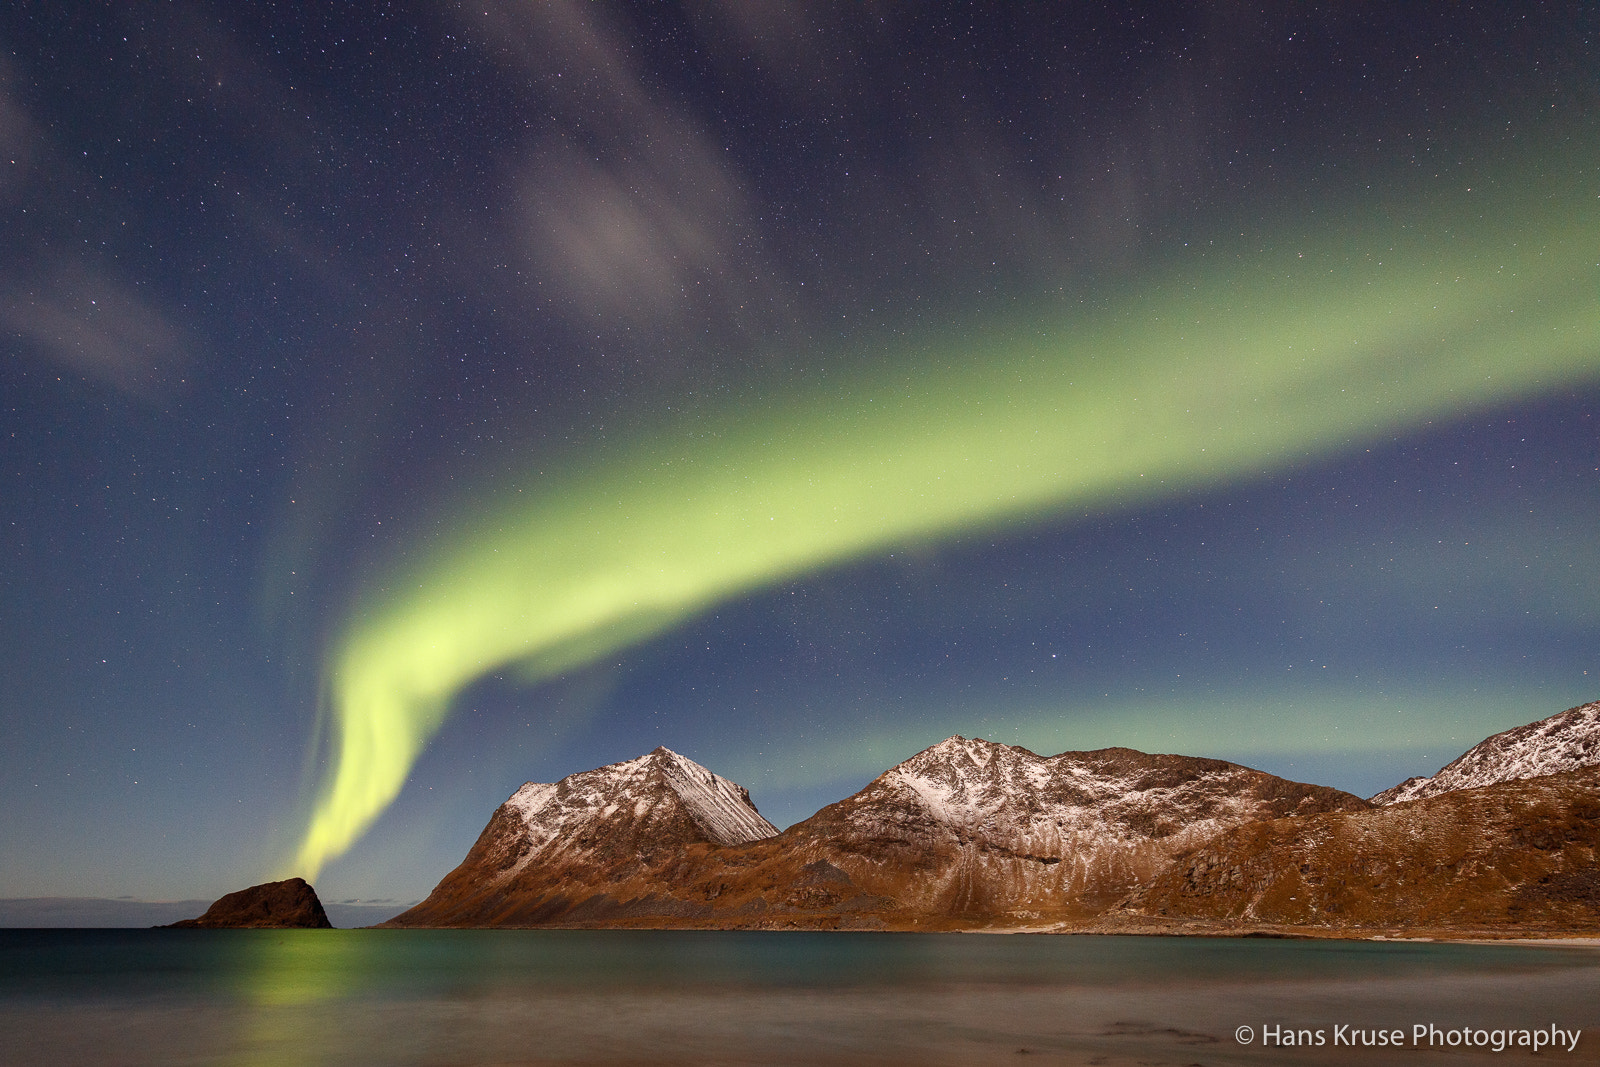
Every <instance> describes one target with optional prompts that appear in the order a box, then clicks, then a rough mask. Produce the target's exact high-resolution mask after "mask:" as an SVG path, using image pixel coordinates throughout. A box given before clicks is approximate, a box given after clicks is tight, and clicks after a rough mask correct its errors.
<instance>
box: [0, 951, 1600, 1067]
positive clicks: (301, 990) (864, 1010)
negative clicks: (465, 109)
mask: <svg viewBox="0 0 1600 1067" xmlns="http://www.w3.org/2000/svg"><path fill="white" fill-rule="evenodd" d="M1430 1024H1431V1025H1433V1026H1434V1027H1436V1028H1437V1030H1438V1031H1439V1033H1440V1037H1439V1038H1437V1039H1435V1040H1436V1042H1437V1043H1436V1044H1434V1045H1433V1047H1431V1048H1430V1047H1429V1045H1428V1042H1427V1040H1426V1039H1424V1040H1423V1042H1422V1044H1421V1046H1420V1047H1418V1046H1417V1045H1415V1044H1413V1042H1414V1041H1415V1039H1416V1035H1415V1034H1414V1032H1413V1030H1412V1027H1414V1026H1417V1025H1422V1026H1424V1027H1426V1026H1428V1025H1430ZM1341 1025H1342V1026H1346V1027H1349V1028H1350V1029H1348V1030H1345V1031H1343V1033H1344V1034H1346V1035H1352V1031H1354V1030H1368V1031H1371V1030H1375V1029H1380V1028H1381V1029H1386V1030H1387V1029H1391V1028H1399V1029H1401V1030H1402V1032H1403V1033H1404V1037H1405V1043H1404V1044H1403V1045H1402V1047H1401V1048H1399V1049H1381V1050H1370V1049H1362V1048H1361V1047H1360V1046H1356V1047H1354V1048H1352V1047H1349V1046H1345V1045H1336V1044H1335V1042H1336V1041H1337V1040H1339V1035H1340V1032H1339V1031H1338V1030H1337V1028H1338V1027H1340V1026H1341ZM1239 1026H1250V1027H1252V1028H1253V1034H1252V1041H1251V1043H1250V1044H1248V1045H1242V1044H1240V1043H1239V1042H1238V1040H1237V1039H1236V1038H1235V1028H1237V1027H1239ZM1552 1026H1555V1027H1557V1028H1559V1029H1561V1030H1564V1031H1568V1032H1570V1031H1573V1030H1583V1031H1584V1033H1583V1034H1582V1036H1581V1037H1579V1038H1578V1044H1577V1048H1576V1050H1575V1051H1571V1052H1569V1051H1566V1050H1565V1047H1564V1046H1563V1049H1562V1050H1561V1051H1553V1050H1551V1049H1548V1048H1547V1049H1545V1050H1544V1051H1543V1052H1542V1053H1541V1056H1542V1058H1543V1060H1545V1061H1549V1060H1552V1059H1553V1060H1555V1061H1556V1062H1567V1063H1578V1062H1583V1063H1593V1062H1600V949H1594V948H1551V947H1521V946H1506V945H1452V944H1396V943H1371V942H1307V941H1272V940H1219V939H1193V940H1189V939H1179V938H1135V937H1047V936H1020V935H1019V936H1009V937H1007V936H980V935H948V936H945V935H929V934H823V933H817V934H809V933H781V934H780V933H770V934H768V933H702V932H695V933H674V932H637V933H635V932H621V931H607V932H589V931H387V930H335V931H222V930H0V1063H5V1064H263V1065H266V1064H281V1065H294V1064H440V1065H444V1064H450V1065H456V1064H635V1063H637V1064H812V1063H817V1064H833V1063H839V1064H857V1063H860V1064H867V1063H907V1064H911V1063H914V1064H919V1065H931V1064H977V1063H995V1062H1002V1063H1073V1064H1108V1065H1109V1064H1173V1065H1181V1064H1224V1063H1251V1064H1276V1063H1323V1064H1343V1063H1447V1062H1448V1063H1453V1062H1467V1061H1479V1060H1486V1059H1500V1060H1504V1059H1506V1058H1507V1057H1509V1058H1512V1059H1517V1060H1521V1059H1524V1058H1525V1057H1526V1056H1527V1055H1529V1052H1528V1050H1526V1049H1516V1048H1513V1049H1512V1050H1509V1051H1506V1052H1502V1053H1498V1054H1497V1053H1495V1052H1493V1051H1492V1050H1490V1049H1483V1050H1470V1051H1469V1050H1465V1049H1464V1048H1463V1047H1461V1046H1459V1045H1458V1046H1456V1047H1454V1048H1452V1047H1450V1046H1449V1045H1447V1044H1444V1042H1445V1041H1446V1040H1447V1036H1446V1035H1447V1034H1448V1032H1449V1031H1451V1030H1456V1031H1459V1030H1460V1029H1461V1028H1463V1027H1465V1028H1471V1029H1476V1030H1482V1031H1483V1035H1482V1038H1480V1040H1482V1039H1486V1040H1493V1039H1494V1038H1493V1035H1492V1031H1494V1030H1496V1029H1501V1030H1513V1031H1515V1030H1540V1031H1542V1034H1543V1035H1548V1034H1549V1031H1550V1028H1551V1027H1552ZM1274 1029H1276V1030H1277V1032H1278V1033H1279V1034H1280V1035H1286V1034H1287V1033H1288V1032H1289V1031H1294V1032H1295V1034H1297V1035H1298V1034H1299V1033H1301V1032H1302V1031H1303V1032H1304V1033H1305V1034H1306V1035H1307V1036H1310V1037H1311V1038H1312V1039H1313V1040H1315V1035H1316V1034H1317V1033H1318V1032H1320V1033H1321V1035H1322V1038H1323V1041H1324V1044H1323V1045H1321V1046H1317V1045H1311V1046H1307V1047H1300V1046H1295V1047H1288V1046H1286V1045H1283V1044H1282V1043H1281V1042H1282V1040H1283V1038H1282V1037H1280V1039H1279V1041H1280V1043H1279V1044H1276V1045H1272V1044H1268V1045H1266V1046H1265V1047H1264V1046H1263V1041H1264V1040H1266V1041H1269V1042H1270V1041H1271V1037H1270V1033H1271V1032H1272V1031H1273V1030H1274ZM1263 1031H1266V1034H1265V1035H1264V1033H1263ZM1352 1036H1354V1035H1352ZM1513 1039H1515V1038H1513Z"/></svg>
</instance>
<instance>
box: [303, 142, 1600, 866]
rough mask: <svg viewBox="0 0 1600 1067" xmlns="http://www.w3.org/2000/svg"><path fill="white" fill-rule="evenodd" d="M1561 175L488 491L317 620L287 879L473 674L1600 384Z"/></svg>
mask: <svg viewBox="0 0 1600 1067" xmlns="http://www.w3.org/2000/svg"><path fill="white" fill-rule="evenodd" d="M1566 173H1567V174H1568V175H1569V176H1571V177H1572V179H1573V180H1572V181H1571V183H1570V184H1569V185H1568V186H1567V187H1566V188H1564V189H1551V188H1548V187H1542V188H1538V189H1532V188H1528V187H1527V183H1523V185H1522V187H1520V188H1518V187H1517V185H1516V183H1508V184H1507V185H1505V186H1502V187H1501V192H1500V193H1498V194H1491V195H1485V194H1483V193H1482V192H1479V193H1475V194H1471V195H1465V194H1463V195H1461V196H1459V197H1457V198H1456V199H1455V200H1454V201H1452V202H1450V203H1447V204H1443V205H1440V204H1438V203H1435V204H1433V205H1431V206H1429V207H1427V208H1426V209H1423V208H1418V207H1416V205H1415V204H1413V205H1410V206H1409V208H1407V210H1406V211H1405V212H1404V213H1402V212H1401V211H1399V210H1391V211H1390V212H1389V213H1388V214H1389V217H1388V219H1386V220H1385V221H1384V222H1383V223H1382V224H1377V223H1364V224H1361V225H1349V224H1347V225H1346V226H1345V227H1344V228H1343V229H1342V230H1331V229H1330V230H1325V231H1323V232H1322V233H1321V234H1320V236H1317V237H1315V238H1304V237H1293V238H1289V237H1280V238H1279V239H1278V240H1277V241H1276V242H1272V243H1268V244H1267V245H1266V246H1265V247H1263V246H1262V245H1261V244H1260V243H1259V242H1257V243H1256V244H1255V246H1254V247H1252V248H1251V249H1250V250H1248V251H1238V252H1237V253H1235V252H1234V251H1229V252H1227V253H1222V252H1221V251H1220V250H1218V249H1216V248H1212V249H1210V250H1209V254H1208V255H1207V256H1195V257H1192V258H1187V259H1180V260H1179V261H1178V262H1176V263H1175V264H1173V265H1170V266H1169V267H1168V268H1167V269H1165V270H1163V271H1161V272H1160V277H1158V278H1156V279H1154V280H1152V281H1149V282H1148V284H1143V285H1142V286H1141V287H1140V288H1139V289H1138V290H1137V291H1136V292H1135V291H1132V290H1130V291H1129V292H1128V293H1127V294H1126V295H1124V296H1121V297H1110V298H1108V299H1107V300H1106V301H1105V302H1104V303H1102V304H1100V305H1099V306H1097V307H1095V308H1094V309H1092V310H1087V311H1083V312H1075V313H1071V314H1067V313H1056V314H1054V315H1048V314H1047V315H1040V316H1037V317H1036V318H1035V319H1034V320H1033V321H1031V322H1028V323H1026V324H1024V325H1023V326H1021V327H1020V328H1019V326H1018V324H1017V323H1016V322H1015V320H1012V322H1010V323H1008V324H1007V325H1006V326H1005V327H1003V328H999V329H994V330H988V331H983V330H974V331H969V332H967V333H966V334H965V335H963V336H962V337H959V338H956V337H953V338H950V339H945V340H930V341H929V342H928V343H926V344H925V345H924V346H922V347H921V348H920V349H913V348H912V347H911V346H907V348H906V349H905V350H904V351H903V353H902V355H903V357H904V358H902V359H901V360H900V361H899V362H898V363H896V364H894V366H893V369H892V370H889V371H884V370H881V369H880V370H879V372H878V373H877V374H876V375H875V376H873V375H864V376H862V377H859V378H857V379H856V380H854V381H852V382H850V383H849V384H848V386H847V387H843V388H841V387H838V386H835V387H833V388H832V389H831V390H825V389H821V388H818V389H813V390H811V391H809V392H796V391H793V390H791V391H789V392H787V393H784V394H781V395H776V396H773V397H772V398H771V399H770V400H768V401H767V402H765V403H763V404H761V405H758V406H753V407H752V406H749V405H746V406H744V407H741V408H738V409H733V408H729V409H725V410H723V411H721V412H720V414H717V413H713V414H712V415H710V416H707V415H702V416H701V417H700V418H698V419H695V420H692V421H690V420H687V419H686V420H685V421H683V422H682V423H678V424H664V425H658V426H657V427H655V429H654V430H653V431H651V432H649V433H640V434H638V435H637V436H636V437H635V438H634V439H632V440H630V441H628V442H626V443H624V444H623V445H620V446H617V447H615V448H612V449H611V450H610V451H609V452H608V453H606V454H605V455H601V456H595V457H591V458H590V459H589V460H588V461H587V462H585V463H583V464H581V465H580V464H574V465H573V466H572V467H571V469H568V470H566V471H564V472H560V473H558V474H557V475H556V476H554V477H550V476H548V475H547V476H545V477H543V478H542V479H541V480H540V481H539V482H538V483H537V485H536V489H533V490H530V491H529V492H525V493H521V494H517V493H512V494H503V495H502V499H503V496H504V495H510V496H515V497H517V499H516V500H515V501H514V502H512V503H510V504H506V503H503V502H502V503H498V504H496V503H491V504H489V505H487V506H485V507H483V508H482V510H480V511H477V512H476V513H474V514H471V515H467V516H464V517H463V521H462V523H461V525H460V526H459V528H458V532H457V533H456V534H454V535H451V536H448V537H445V538H442V539H441V540H440V541H439V542H438V543H437V547H435V548H433V549H431V550H429V551H427V552H425V553H419V555H420V556H422V557H423V558H420V559H418V560H414V561H413V562H411V563H409V564H406V565H404V566H401V567H398V568H395V569H392V570H391V571H390V572H389V573H388V574H386V575H384V580H383V581H382V582H381V583H374V584H373V585H372V586H371V587H369V588H368V590H367V591H366V592H365V593H364V594H363V595H362V596H361V598H360V599H359V600H358V602H357V604H356V606H355V610H354V611H353V612H352V613H351V616H350V617H349V618H348V619H347V620H346V621H345V624H344V626H343V628H342V630H341V631H340V632H339V633H338V634H337V636H336V638H335V640H334V641H333V644H332V647H331V648H330V649H329V657H328V674H327V678H328V685H329V693H328V704H327V707H326V713H325V720H324V722H323V727H322V728H323V729H324V730H328V731H330V732H331V744H330V747H329V754H330V756H331V758H332V763H331V765H330V766H329V768H328V771H327V775H326V780H325V781H324V783H323V786H322V789H321V792H320V793H319V795H318V798H317V800H316V804H315V808H314V811H313V812H312V816H311V821H310V824H309V827H308V829H307V831H306V833H305V836H304V838H303V840H302V841H301V843H300V846H299V851H298V855H297V857H296V859H295V869H294V873H296V874H301V875H304V876H306V877H308V878H314V877H316V875H317V874H318V872H319V871H320V870H321V869H322V867H323V866H324V865H325V864H326V863H327V862H329V861H330V860H332V859H334V858H336V857H338V856H340V855H341V854H343V853H344V852H345V851H346V850H347V849H348V848H349V847H350V846H351V845H352V844H353V843H354V842H355V841H356V839H357V838H359V837H360V835H361V834H362V833H363V832H364V831H365V830H366V828H367V827H368V826H369V825H371V823H372V822H373V821H374V820H375V819H376V818H377V817H378V816H379V815H380V814H381V813H382V812H383V810H384V809H385V807H386V806H387V805H388V804H389V803H390V801H392V800H393V799H394V798H395V796H396V795H397V794H398V793H399V791H400V789H401V787H402V785H403V784H404V782H405V780H406V777H407V775H408V773H409V771H410V768H411V767H412V764H413V763H414V761H415V760H416V758H417V756H418V754H419V753H420V751H421V750H422V748H423V746H424V745H425V744H426V743H427V742H428V740H429V739H430V738H431V737H432V736H433V735H434V733H435V732H436V731H437V730H438V729H439V727H440V725H441V724H442V723H443V721H444V720H445V718H446V716H447V715H448V714H449V711H450V708H451V703H452V699H453V698H454V697H455V695H456V694H458V693H459V692H460V691H461V690H462V689H463V687H465V686H467V685H469V684H470V683H472V682H473V681H474V680H475V679H478V678H480V677H482V676H484V675H485V674H487V673H489V672H493V671H496V670H503V669H506V668H508V667H515V668H517V669H519V670H520V671H521V672H522V674H523V675H524V676H525V677H527V678H529V679H531V680H537V679H540V678H549V677H553V676H555V675H557V674H559V673H561V672H562V671H565V670H569V669H572V668H574V667H577V666H581V665H583V664H585V663H589V662H593V661H594V660H596V659H598V658H600V657H602V656H604V655H607V654H609V653H611V652H613V651H615V650H617V649H619V648H622V647H624V646H627V645H630V644H634V643H637V642H640V641H643V640H645V639H647V638H649V637H651V636H653V635H656V634H659V633H661V632H663V631H665V630H667V629H670V628H671V627H673V626H675V625H676V624H678V623H679V622H681V621H682V620H684V619H685V618H687V617H689V616H692V615H694V614H696V613H699V612H702V611H704V610H706V609H707V608H708V607H709V606H711V605H713V604H715V603H717V602H719V601H723V600H726V599H728V598H730V597H735V596H738V595H741V594H745V593H748V592H750V591H752V590H756V589H759V588H761V587H763V586H768V585H770V584H772V583H775V582H779V581H782V580H784V579H787V578H791V577H793V576H795V575H798V574H801V573H803V572H807V571H811V570H814V569H817V568H822V567H826V566H829V565H835V564H838V563H840V562H842V561H845V560H849V559H852V558H855V557H860V556H862V555H864V554H867V553H873V552H877V551H881V550H883V549H884V548H886V547H888V546H894V545H898V544H904V543H907V542H915V541H927V540H932V539H936V538H940V537H948V536H951V535H953V534H956V533H959V532H962V531H969V530H972V529H974V528H980V527H996V526H999V525H1002V524H1010V523H1016V522H1020V521H1027V520H1030V519H1038V518H1040V517H1042V516H1046V515H1050V514H1053V513H1060V512H1062V511H1064V510H1066V509H1069V508H1071V509H1075V510H1105V509H1110V508H1121V507H1128V506H1130V505H1134V504H1138V503H1140V502H1143V501H1147V500H1150V499H1153V498H1157V497H1160V496H1163V495H1170V494H1173V493H1177V492H1183V491H1189V490H1193V489H1195V488H1197V487H1203V486H1207V485H1213V484H1218V483H1222V482H1226V481H1228V480H1236V479H1241V478H1250V477H1259V476H1260V475H1262V474H1263V473H1267V472H1271V471H1273V470H1279V469H1283V468H1285V467H1288V466H1290V465H1292V464H1295V463H1301V462H1305V461H1307V460H1308V459H1314V458H1317V457H1321V456H1328V455H1332V454H1335V453H1338V452H1341V451H1348V450H1351V449H1355V448H1358V447H1361V446H1362V445H1364V444H1370V443H1371V442H1374V441H1377V440H1381V439H1385V438H1386V437H1388V436H1390V435H1392V434H1393V433H1395V432H1397V431H1402V430H1405V429H1414V428H1417V427H1420V426H1422V425H1424V424H1426V423H1427V422H1429V421H1431V420H1442V419H1450V418H1455V417H1460V416H1462V415H1464V414H1467V413H1470V412H1473V411H1480V410H1483V409H1486V408H1489V407H1491V406H1495V405H1504V404H1510V403H1514V402H1517V401H1522V400H1527V399H1529V398H1532V397H1537V396H1539V395H1542V394H1548V393H1550V392H1552V391H1556V390H1561V389H1570V388H1572V387H1574V386H1579V385H1585V384H1588V383H1592V382H1595V381H1596V380H1600V306H1597V293H1600V269H1597V264H1596V259H1597V253H1596V249H1600V200H1597V199H1596V196H1595V192H1596V190H1595V189H1594V188H1593V187H1592V179H1588V178H1587V177H1586V176H1585V174H1584V171H1583V169H1582V168H1572V169H1567V170H1566ZM1546 184H1547V186H1548V183H1546ZM1580 186H1582V187H1580ZM1401 206H1402V207H1405V205H1401ZM1391 208H1393V204H1391ZM1241 248H1242V243H1241ZM1184 255H1185V256H1187V255H1188V254H1187V253H1185V254H1184Z"/></svg>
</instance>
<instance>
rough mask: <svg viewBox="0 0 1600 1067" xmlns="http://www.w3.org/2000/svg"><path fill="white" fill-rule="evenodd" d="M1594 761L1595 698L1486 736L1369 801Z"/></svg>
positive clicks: (1599, 736)
mask: <svg viewBox="0 0 1600 1067" xmlns="http://www.w3.org/2000/svg"><path fill="white" fill-rule="evenodd" d="M1596 764H1600V700H1597V701H1594V702H1592V703H1589V704H1580V705H1578V706H1577V707H1575V708H1568V709H1567V710H1566V711H1563V712H1561V713H1560V714H1559V715H1552V716H1550V717H1549V718H1548V719H1540V720H1539V721H1538V722H1532V723H1529V724H1528V725H1526V726H1518V727H1515V728H1513V729H1510V730H1506V731H1504V732H1503V733H1498V734H1495V735H1494V736H1493V737H1490V738H1486V739H1484V740H1483V741H1480V742H1479V743H1478V744H1476V745H1474V746H1473V747H1472V748H1470V749H1468V750H1467V751H1466V752H1465V753H1463V754H1462V755H1461V756H1460V757H1459V758H1458V759H1456V760H1455V762H1453V763H1451V764H1449V765H1448V766H1446V767H1445V768H1443V769H1442V770H1440V771H1439V773H1438V774H1435V775H1434V776H1433V777H1431V778H1408V779H1406V780H1405V781H1404V782H1401V783H1400V784H1399V785H1397V786H1393V787H1392V788H1389V789H1385V790H1384V791H1383V792H1381V793H1379V794H1378V795H1377V796H1374V797H1373V798H1372V803H1374V804H1399V803H1401V802H1402V801H1406V800H1420V799H1421V798H1423V797H1432V796H1438V795H1439V794H1440V793H1448V792H1450V791H1452V790H1455V789H1475V788H1477V787H1479V786H1485V785H1494V784H1495V783H1497V782H1509V781H1514V780H1516V779H1520V778H1542V777H1544V776H1545V775H1547V774H1561V773H1562V772H1564V771H1575V770H1577V769H1578V768H1580V767H1591V766H1594V765H1596Z"/></svg>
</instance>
